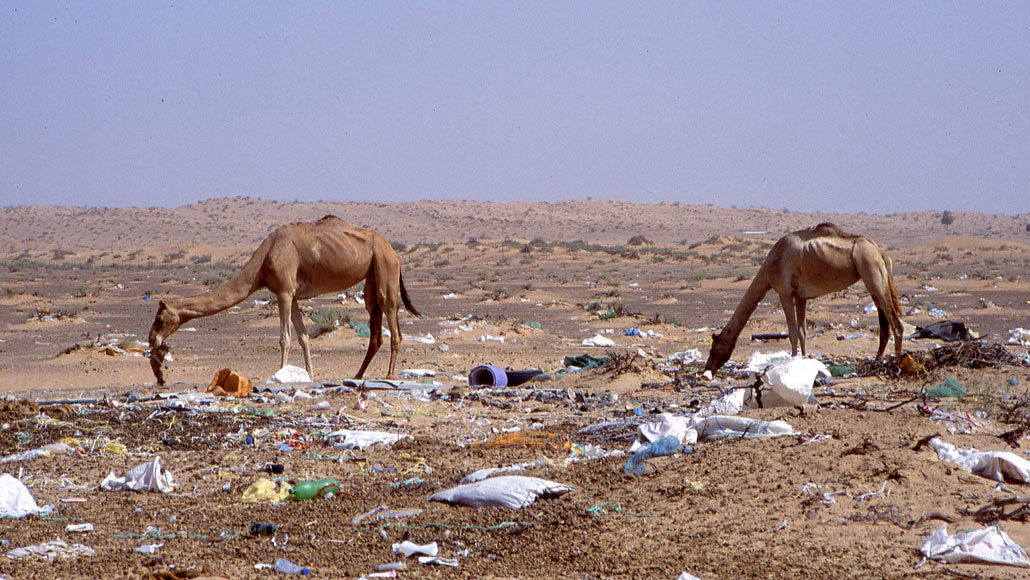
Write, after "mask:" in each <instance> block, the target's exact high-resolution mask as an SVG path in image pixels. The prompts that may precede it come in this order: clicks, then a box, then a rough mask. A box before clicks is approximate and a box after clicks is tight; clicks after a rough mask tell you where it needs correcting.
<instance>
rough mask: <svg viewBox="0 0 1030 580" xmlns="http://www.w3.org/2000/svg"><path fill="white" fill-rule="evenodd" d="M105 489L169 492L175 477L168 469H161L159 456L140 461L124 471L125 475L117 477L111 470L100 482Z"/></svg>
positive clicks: (171, 489) (173, 485) (172, 489)
mask: <svg viewBox="0 0 1030 580" xmlns="http://www.w3.org/2000/svg"><path fill="white" fill-rule="evenodd" d="M100 488H101V489H104V490H106V491H124V490H131V491H160V492H161V493H171V492H172V491H174V488H175V477H174V476H173V475H172V472H170V471H162V469H161V456H160V455H159V456H157V457H155V458H154V459H153V461H148V462H147V463H141V464H139V465H137V466H136V467H133V468H132V469H130V470H129V471H128V472H126V474H125V477H117V476H115V474H114V472H113V471H112V472H111V473H109V474H108V475H107V477H105V478H104V481H102V482H101V483H100Z"/></svg>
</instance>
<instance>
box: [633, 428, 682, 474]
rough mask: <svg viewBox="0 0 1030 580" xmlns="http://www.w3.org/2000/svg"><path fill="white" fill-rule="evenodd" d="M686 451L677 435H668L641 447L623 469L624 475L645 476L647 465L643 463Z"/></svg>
mask: <svg viewBox="0 0 1030 580" xmlns="http://www.w3.org/2000/svg"><path fill="white" fill-rule="evenodd" d="M683 451H685V449H684V448H683V444H682V443H680V440H679V438H678V437H676V436H675V435H666V436H665V437H662V438H661V439H659V440H657V441H654V442H651V443H648V444H646V445H642V446H640V448H639V449H637V451H636V453H634V454H633V456H632V457H630V458H629V459H628V460H627V461H626V464H625V465H624V466H623V467H622V472H623V473H631V474H633V475H644V474H645V473H646V472H647V469H646V467H645V465H644V464H643V463H642V462H643V461H644V460H645V459H650V458H652V457H663V456H666V455H675V454H676V453H682V452H683Z"/></svg>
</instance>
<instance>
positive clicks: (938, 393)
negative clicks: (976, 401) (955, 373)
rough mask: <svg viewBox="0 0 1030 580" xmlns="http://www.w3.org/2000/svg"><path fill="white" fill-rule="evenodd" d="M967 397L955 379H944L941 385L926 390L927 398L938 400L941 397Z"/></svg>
mask: <svg viewBox="0 0 1030 580" xmlns="http://www.w3.org/2000/svg"><path fill="white" fill-rule="evenodd" d="M968 395H969V393H968V392H967V391H966V388H965V387H963V386H962V383H960V382H958V379H956V378H955V377H948V378H947V379H944V382H943V383H941V384H939V385H934V386H932V387H930V388H929V389H926V396H927V397H934V398H938V399H939V398H941V397H965V396H968Z"/></svg>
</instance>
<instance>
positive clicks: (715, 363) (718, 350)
mask: <svg viewBox="0 0 1030 580" xmlns="http://www.w3.org/2000/svg"><path fill="white" fill-rule="evenodd" d="M734 346H736V341H735V340H732V341H731V340H730V339H729V337H727V336H724V333H721V332H720V333H719V334H713V335H712V350H711V351H709V353H708V361H707V362H706V363H705V370H706V371H712V372H713V373H714V372H715V371H717V370H719V369H721V368H722V365H724V364H726V361H728V360H730V355H731V354H733V347H734Z"/></svg>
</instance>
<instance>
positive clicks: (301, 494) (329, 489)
mask: <svg viewBox="0 0 1030 580" xmlns="http://www.w3.org/2000/svg"><path fill="white" fill-rule="evenodd" d="M330 493H332V494H337V493H340V481H339V480H338V479H333V478H331V477H327V478H325V479H319V480H310V479H307V480H303V481H298V482H297V485H295V486H293V487H292V488H291V489H290V499H293V500H301V499H315V498H316V497H325V496H326V495H328V494H330Z"/></svg>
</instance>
